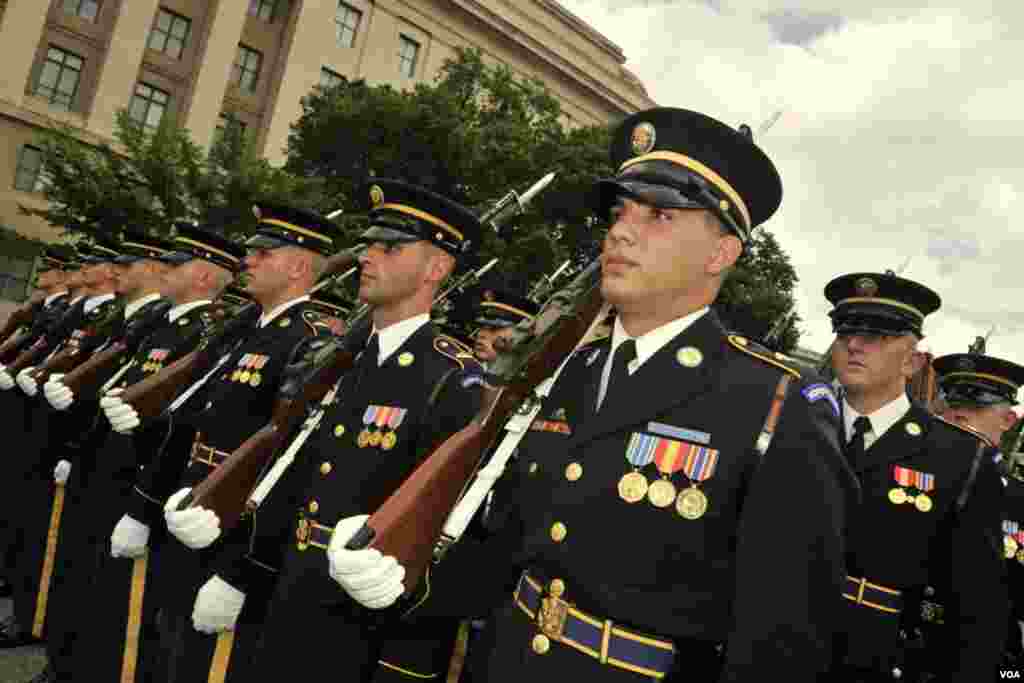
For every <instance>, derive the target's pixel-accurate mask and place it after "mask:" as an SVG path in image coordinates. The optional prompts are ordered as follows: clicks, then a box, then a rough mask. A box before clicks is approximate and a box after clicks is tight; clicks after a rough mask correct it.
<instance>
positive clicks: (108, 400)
mask: <svg viewBox="0 0 1024 683" xmlns="http://www.w3.org/2000/svg"><path fill="white" fill-rule="evenodd" d="M100 408H102V409H103V412H104V413H106V416H107V419H108V420H109V421H110V426H111V427H113V428H114V431H115V432H117V433H118V434H131V433H132V430H133V429H135V428H136V427H138V426H139V425H140V424H141V422H140V421H139V414H138V413H137V412H136V411H135V408H132V407H131V405H129V404H127V403H125V402H124V401H122V400H121V389H111V390H110V391H108V392H107V394H106V396H104V397H103V398H101V399H100Z"/></svg>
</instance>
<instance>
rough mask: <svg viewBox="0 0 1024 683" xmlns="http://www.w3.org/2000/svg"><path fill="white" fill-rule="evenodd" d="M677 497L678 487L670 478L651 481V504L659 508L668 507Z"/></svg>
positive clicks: (649, 495) (649, 493)
mask: <svg viewBox="0 0 1024 683" xmlns="http://www.w3.org/2000/svg"><path fill="white" fill-rule="evenodd" d="M675 499H676V487H675V486H673V485H672V482H670V481H669V480H668V479H658V480H657V481H654V482H651V486H650V488H648V489H647V500H649V501H651V505H653V506H654V507H659V508H667V507H668V506H669V505H671V504H672V501H674V500H675Z"/></svg>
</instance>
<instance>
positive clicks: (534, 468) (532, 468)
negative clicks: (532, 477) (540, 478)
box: [530, 462, 537, 474]
mask: <svg viewBox="0 0 1024 683" xmlns="http://www.w3.org/2000/svg"><path fill="white" fill-rule="evenodd" d="M536 473H537V463H535V462H531V463H530V474H536Z"/></svg>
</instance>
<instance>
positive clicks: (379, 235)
mask: <svg viewBox="0 0 1024 683" xmlns="http://www.w3.org/2000/svg"><path fill="white" fill-rule="evenodd" d="M422 240H423V238H422V237H419V236H417V235H413V234H412V233H408V232H403V231H401V230H395V229H394V228H387V227H384V226H383V225H371V226H370V227H369V229H367V230H366V232H364V233H363V234H362V235H360V236H359V241H360V242H403V243H408V242H420V241H422Z"/></svg>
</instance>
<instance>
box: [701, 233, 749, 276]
mask: <svg viewBox="0 0 1024 683" xmlns="http://www.w3.org/2000/svg"><path fill="white" fill-rule="evenodd" d="M742 253H743V243H742V242H741V241H740V238H739V237H736V235H733V234H731V233H730V234H727V235H722V236H721V237H719V238H718V244H717V245H716V246H715V250H714V251H713V252H712V254H711V260H710V261H708V266H707V268H708V274H710V275H721V274H722V273H724V272H725V271H727V270H728V269H729V268H732V267H733V266H734V265H735V264H736V261H737V260H738V259H739V257H740V254H742Z"/></svg>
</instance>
